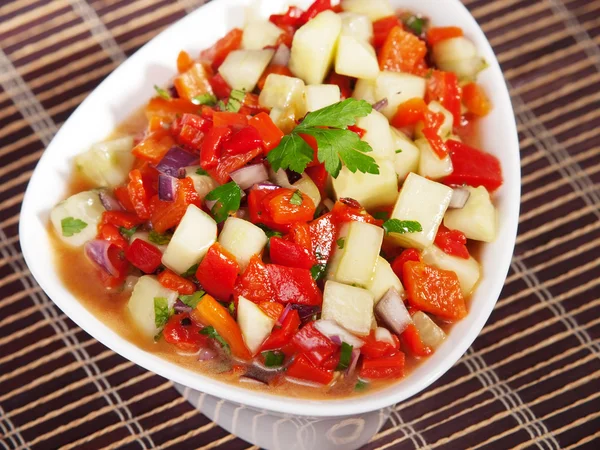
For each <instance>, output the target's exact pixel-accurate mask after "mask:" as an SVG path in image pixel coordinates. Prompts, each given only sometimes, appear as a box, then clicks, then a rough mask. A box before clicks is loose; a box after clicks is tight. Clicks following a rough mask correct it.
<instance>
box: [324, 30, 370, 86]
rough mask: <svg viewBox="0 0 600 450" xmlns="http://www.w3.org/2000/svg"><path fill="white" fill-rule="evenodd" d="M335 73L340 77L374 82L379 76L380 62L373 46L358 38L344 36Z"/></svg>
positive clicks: (337, 56) (337, 54)
mask: <svg viewBox="0 0 600 450" xmlns="http://www.w3.org/2000/svg"><path fill="white" fill-rule="evenodd" d="M335 71H336V72H337V73H339V74H340V75H346V76H349V77H354V78H361V79H367V80H373V79H375V78H377V75H379V62H378V61H377V55H376V54H375V49H374V48H373V46H372V45H371V44H370V43H369V42H368V41H365V40H363V39H360V38H358V37H356V36H352V35H345V34H342V35H341V36H340V39H339V42H338V48H337V53H336V56H335Z"/></svg>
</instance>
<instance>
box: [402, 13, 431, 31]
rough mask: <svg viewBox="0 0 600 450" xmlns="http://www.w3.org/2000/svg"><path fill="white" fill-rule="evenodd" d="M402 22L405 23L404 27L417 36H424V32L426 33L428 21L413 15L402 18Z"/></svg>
mask: <svg viewBox="0 0 600 450" xmlns="http://www.w3.org/2000/svg"><path fill="white" fill-rule="evenodd" d="M402 22H404V25H406V26H407V27H408V28H409V29H410V31H412V32H413V33H414V34H416V35H417V36H421V34H423V32H424V31H425V28H426V27H427V20H426V19H424V18H422V17H418V16H415V15H413V14H406V15H404V16H403V17H402Z"/></svg>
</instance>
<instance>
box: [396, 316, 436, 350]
mask: <svg viewBox="0 0 600 450" xmlns="http://www.w3.org/2000/svg"><path fill="white" fill-rule="evenodd" d="M400 340H401V341H402V347H403V348H404V349H405V350H406V351H408V353H410V354H411V355H413V356H418V357H423V356H429V355H431V354H432V353H433V349H432V348H431V347H429V346H427V345H425V344H423V341H422V340H421V335H420V334H419V330H417V327H416V326H415V324H413V323H411V324H410V325H409V326H408V327H406V329H405V330H404V331H403V332H402V334H401V335H400Z"/></svg>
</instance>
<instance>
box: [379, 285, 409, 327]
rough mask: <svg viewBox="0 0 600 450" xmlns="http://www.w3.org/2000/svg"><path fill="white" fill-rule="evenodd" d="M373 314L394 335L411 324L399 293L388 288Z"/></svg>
mask: <svg viewBox="0 0 600 450" xmlns="http://www.w3.org/2000/svg"><path fill="white" fill-rule="evenodd" d="M375 314H376V315H377V318H378V319H379V320H381V321H382V322H383V323H385V325H387V327H388V328H389V329H390V330H392V331H393V332H394V333H396V334H401V333H402V332H403V331H404V330H405V329H406V327H408V326H409V325H410V324H411V323H412V319H411V317H410V314H409V313H408V310H407V309H406V305H405V304H404V301H403V300H402V297H401V295H400V293H398V291H397V290H396V289H394V288H389V289H388V290H387V292H386V293H385V294H384V295H383V297H382V298H381V300H379V302H378V303H377V306H375Z"/></svg>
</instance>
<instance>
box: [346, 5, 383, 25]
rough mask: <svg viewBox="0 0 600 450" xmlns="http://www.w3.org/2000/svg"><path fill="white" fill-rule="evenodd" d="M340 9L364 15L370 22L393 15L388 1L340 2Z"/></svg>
mask: <svg viewBox="0 0 600 450" xmlns="http://www.w3.org/2000/svg"><path fill="white" fill-rule="evenodd" d="M342 9H343V10H344V11H350V12H353V13H357V14H364V15H366V16H367V17H368V18H369V19H371V21H372V22H374V21H376V20H378V19H381V18H383V17H387V16H393V15H394V8H392V5H391V4H390V2H389V0H342Z"/></svg>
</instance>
